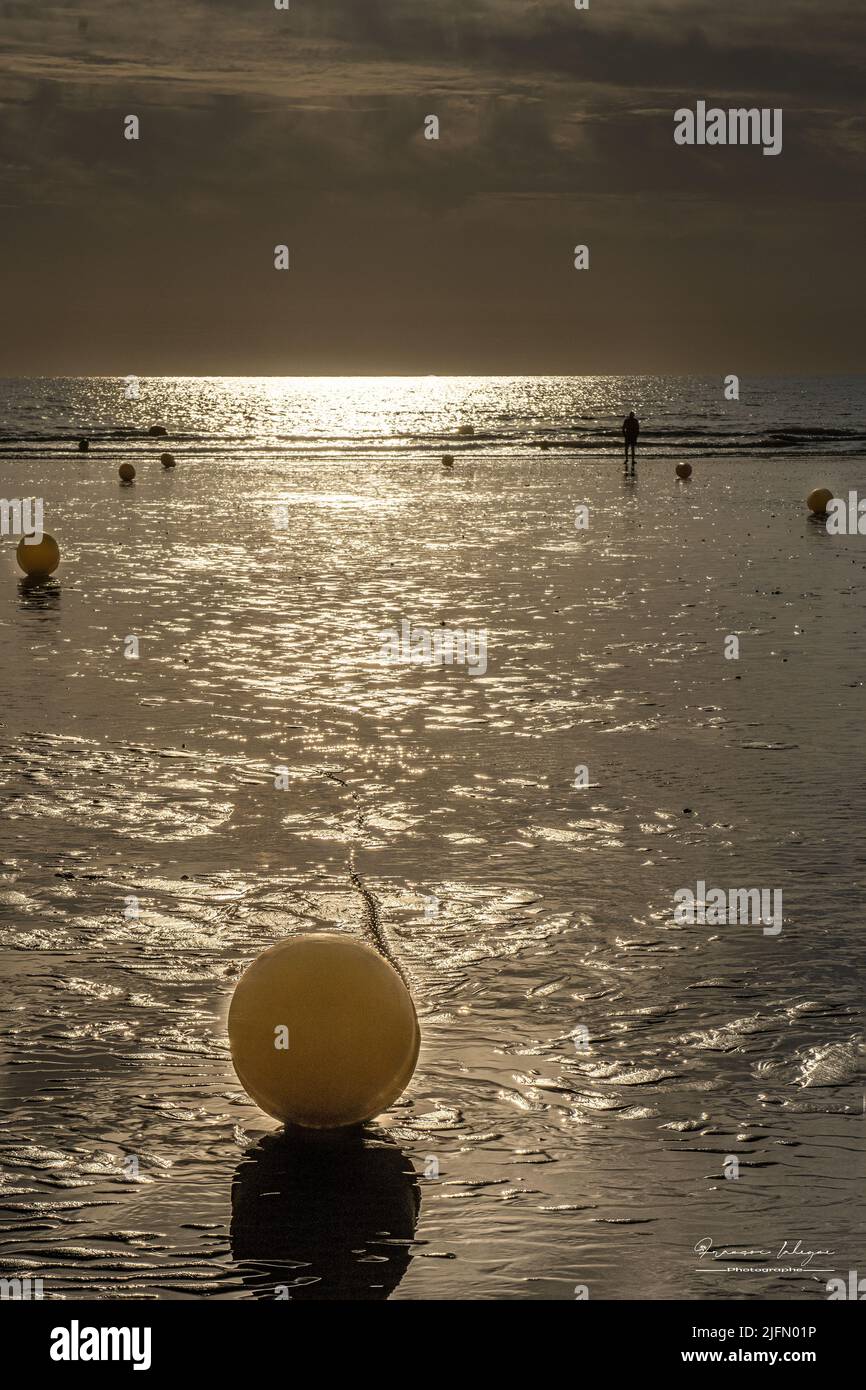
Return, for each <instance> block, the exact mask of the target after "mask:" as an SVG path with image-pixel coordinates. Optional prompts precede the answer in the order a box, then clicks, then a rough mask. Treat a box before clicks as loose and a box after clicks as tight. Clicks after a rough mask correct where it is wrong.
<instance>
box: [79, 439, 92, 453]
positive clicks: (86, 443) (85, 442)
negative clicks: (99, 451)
mask: <svg viewBox="0 0 866 1390" xmlns="http://www.w3.org/2000/svg"><path fill="white" fill-rule="evenodd" d="M89 448H90V440H89V439H79V441H78V449H79V452H80V453H82V454H86V453H87V450H88V449H89Z"/></svg>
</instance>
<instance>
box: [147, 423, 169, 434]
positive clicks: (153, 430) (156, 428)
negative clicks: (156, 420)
mask: <svg viewBox="0 0 866 1390" xmlns="http://www.w3.org/2000/svg"><path fill="white" fill-rule="evenodd" d="M147 432H148V434H152V435H157V434H168V430H167V429H166V427H165V425H151V427H150V429H149V430H148V431H147Z"/></svg>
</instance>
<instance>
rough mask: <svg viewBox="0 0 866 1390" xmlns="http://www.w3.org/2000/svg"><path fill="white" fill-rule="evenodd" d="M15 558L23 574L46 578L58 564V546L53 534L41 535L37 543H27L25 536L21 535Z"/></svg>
mask: <svg viewBox="0 0 866 1390" xmlns="http://www.w3.org/2000/svg"><path fill="white" fill-rule="evenodd" d="M15 558H16V560H17V561H18V563H19V565H20V566H21V568H22V569H23V571H24V573H25V574H29V575H31V576H32V577H33V578H47V577H48V575H49V574H53V573H54V571H55V570H56V569H57V566H58V565H59V564H60V546H59V545H58V544H57V542H56V540H55V539H54V537H53V536H46V535H43V537H42V540H41V541H39V543H38V544H37V545H28V544H27V538H26V536H22V537H21V539H20V541H19V542H18V547H17V549H16V551H15Z"/></svg>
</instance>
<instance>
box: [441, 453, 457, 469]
mask: <svg viewBox="0 0 866 1390" xmlns="http://www.w3.org/2000/svg"><path fill="white" fill-rule="evenodd" d="M442 467H443V468H453V467H454V455H453V454H443V455H442Z"/></svg>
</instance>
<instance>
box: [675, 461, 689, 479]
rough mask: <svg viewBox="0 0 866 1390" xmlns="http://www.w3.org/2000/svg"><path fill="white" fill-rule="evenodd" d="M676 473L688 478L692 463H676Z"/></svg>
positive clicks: (679, 476) (680, 476)
mask: <svg viewBox="0 0 866 1390" xmlns="http://www.w3.org/2000/svg"><path fill="white" fill-rule="evenodd" d="M676 474H677V477H678V478H690V477H691V476H692V465H691V464H690V463H678V464H677V467H676Z"/></svg>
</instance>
